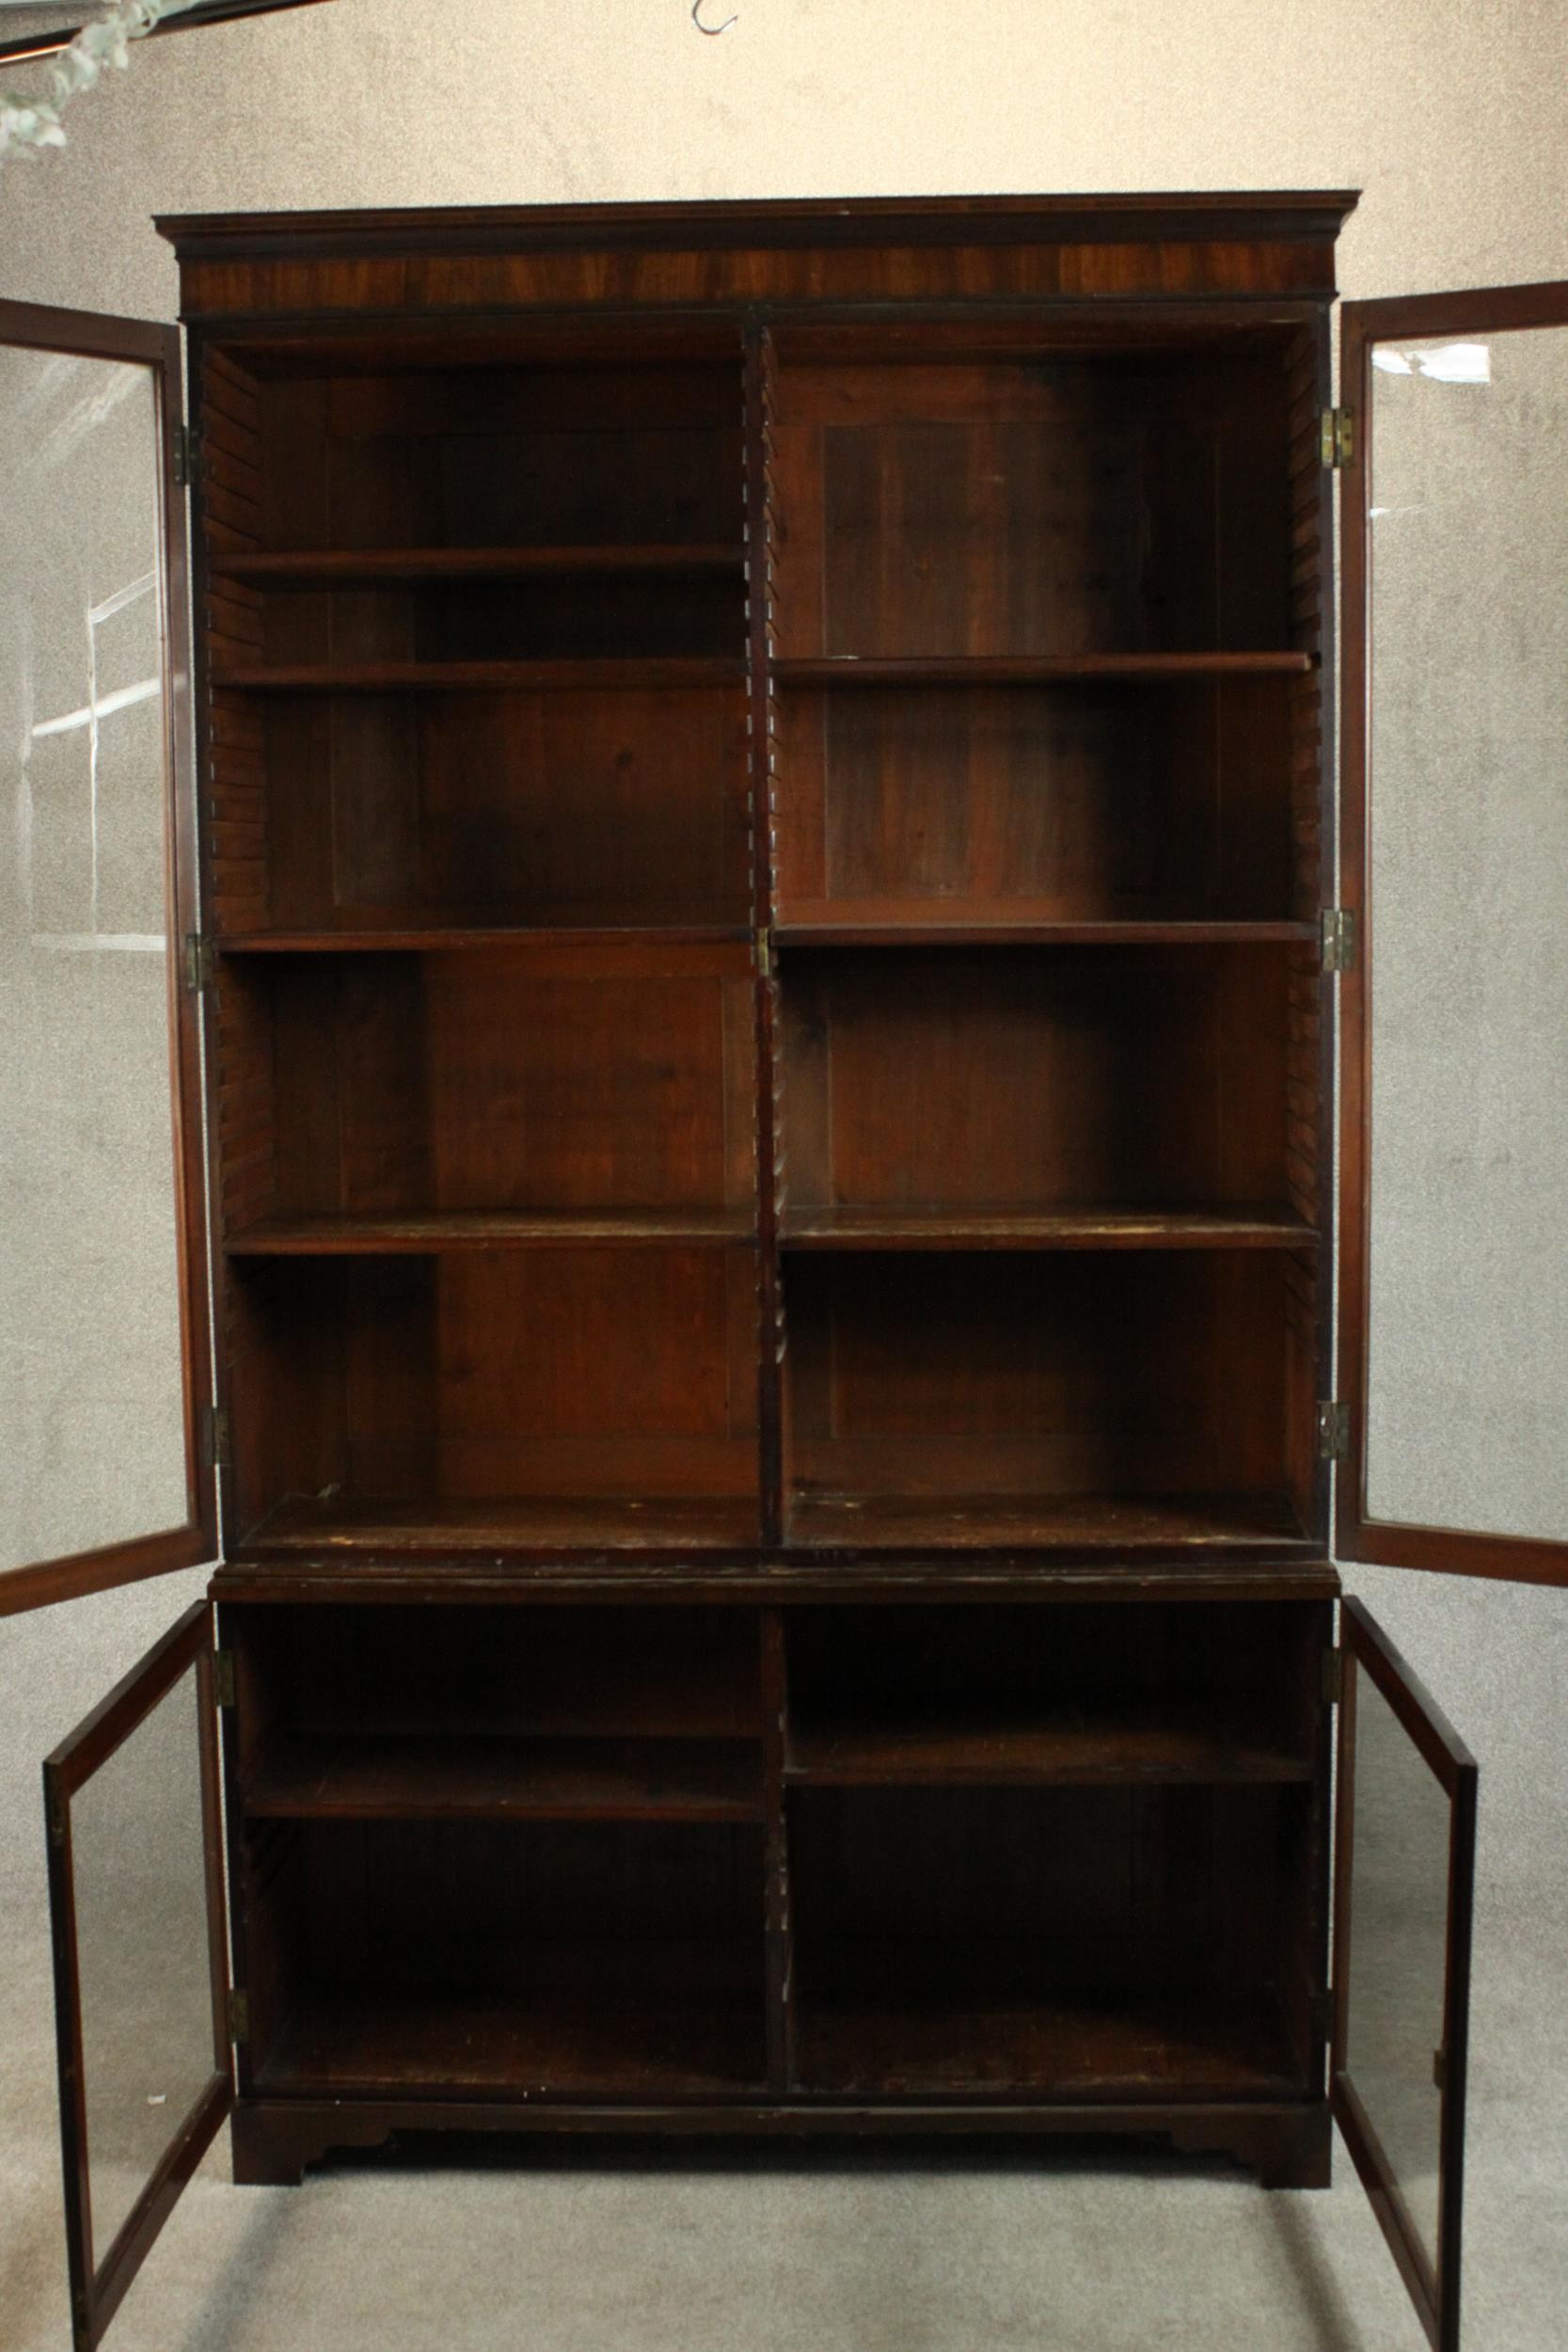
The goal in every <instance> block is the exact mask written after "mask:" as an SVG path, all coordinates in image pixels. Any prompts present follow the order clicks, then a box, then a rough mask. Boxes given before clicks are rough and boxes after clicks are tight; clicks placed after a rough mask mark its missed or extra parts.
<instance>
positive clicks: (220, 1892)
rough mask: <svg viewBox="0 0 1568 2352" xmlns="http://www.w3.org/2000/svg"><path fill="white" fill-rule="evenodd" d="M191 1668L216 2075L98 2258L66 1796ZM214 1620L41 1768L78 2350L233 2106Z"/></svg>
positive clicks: (165, 1647) (203, 1621)
mask: <svg viewBox="0 0 1568 2352" xmlns="http://www.w3.org/2000/svg"><path fill="white" fill-rule="evenodd" d="M193 1667H194V1669H195V1671H196V1677H197V1690H198V1717H197V1726H198V1740H199V1741H200V1770H201V1822H202V1864H203V1869H204V1875H205V1882H206V1894H207V1932H208V1958H209V1968H210V1976H211V1984H212V1997H213V2073H212V2075H211V2077H210V2078H209V2080H208V2082H207V2083H206V2085H205V2086H204V2087H203V2089H202V2090H201V2092H200V2093H199V2095H198V2098H197V2100H196V2102H195V2104H194V2106H192V2107H191V2108H190V2110H189V2112H188V2113H187V2114H185V2115H184V2116H182V2118H181V2119H180V2120H179V2122H178V2123H177V2125H176V2128H175V2131H174V2136H173V2137H172V2138H171V2140H170V2142H169V2144H168V2147H167V2148H166V2151H165V2153H164V2154H163V2156H162V2157H161V2159H160V2160H159V2162H158V2164H157V2166H156V2168H155V2169H154V2170H153V2172H152V2174H151V2176H150V2179H149V2181H148V2183H147V2185H146V2186H145V2187H144V2188H143V2189H142V2191H141V2194H140V2195H139V2196H138V2197H137V2199H136V2201H135V2204H134V2205H133V2206H132V2208H131V2211H130V2213H129V2214H128V2215H127V2216H126V2217H125V2220H124V2221H123V2222H122V2223H121V2225H120V2227H119V2230H118V2231H117V2233H116V2234H115V2236H114V2239H113V2241H112V2242H111V2244H110V2245H109V2246H108V2247H107V2248H105V2249H104V2250H103V2256H102V2258H101V2259H98V2260H95V2258H94V2257H95V2249H94V2245H93V2235H92V2202H91V2178H90V2169H91V2150H90V2147H89V2145H88V2137H87V2082H86V2076H85V2049H84V2042H83V2034H82V1971H81V1953H80V1947H79V1943H78V1936H77V1923H76V1888H75V1862H74V1855H73V1852H72V1847H71V1800H72V1798H73V1797H74V1796H75V1795H76V1794H77V1793H78V1791H79V1790H81V1789H82V1788H85V1787H86V1786H87V1783H88V1782H89V1781H90V1780H91V1778H92V1776H93V1774H94V1773H95V1772H98V1771H99V1769H100V1768H101V1767H102V1766H103V1764H105V1763H107V1762H108V1760H109V1758H110V1757H111V1756H114V1755H115V1754H116V1753H117V1752H118V1751H119V1749H120V1748H121V1747H122V1746H123V1745H124V1743H125V1741H126V1740H129V1739H131V1738H133V1737H134V1736H135V1733H136V1731H138V1730H139V1729H140V1727H141V1725H142V1724H144V1723H145V1722H146V1721H147V1719H148V1717H149V1716H150V1714H152V1713H153V1711H154V1710H155V1709H156V1708H158V1707H159V1706H161V1705H162V1703H163V1702H164V1700H165V1699H166V1698H167V1696H168V1694H169V1692H171V1691H172V1690H174V1688H175V1686H176V1685H177V1684H178V1683H179V1682H180V1681H181V1680H182V1677H184V1676H185V1675H186V1674H188V1673H189V1672H190V1671H191V1670H192V1668H193ZM216 1720H217V1718H216V1706H215V1694H214V1674H213V1612H212V1607H211V1604H210V1603H209V1602H207V1601H205V1600H200V1601H198V1602H197V1603H196V1604H195V1605H194V1607H192V1608H190V1609H187V1610H186V1612H185V1613H184V1615H183V1616H182V1617H181V1618H179V1619H178V1620H177V1622H176V1623H175V1624H174V1625H172V1626H171V1627H170V1628H169V1630H168V1631H167V1632H166V1634H165V1635H164V1637H163V1639H162V1640H161V1641H160V1642H158V1643H156V1644H155V1645H153V1647H152V1648H151V1649H150V1651H149V1652H148V1653H147V1655H146V1657H145V1658H143V1659H142V1660H141V1661H140V1662H139V1663H138V1664H137V1665H135V1666H134V1667H133V1668H132V1669H131V1672H130V1673H129V1674H128V1675H126V1676H125V1677H123V1678H122V1679H121V1680H120V1681H119V1682H118V1683H117V1684H116V1685H115V1687H114V1689H113V1690H112V1691H111V1692H109V1694H108V1696H107V1697H106V1698H104V1699H103V1700H102V1701H101V1702H100V1704H99V1705H98V1706H97V1707H95V1708H93V1710H92V1712H91V1713H90V1714H89V1715H87V1716H86V1717H84V1719H83V1721H82V1722H81V1723H80V1724H77V1726H76V1728H75V1730H74V1731H73V1732H71V1735H70V1737H69V1738H68V1739H66V1740H62V1741H61V1742H60V1744H59V1746H58V1747H57V1748H56V1749H55V1752H54V1754H53V1755H52V1756H50V1757H49V1759H48V1761H47V1763H46V1764H45V1765H44V1768H43V1791H44V1812H45V1818H46V1821H47V1827H48V1838H49V1914H50V1928H51V1931H52V1936H53V1942H54V1965H55V2043H56V2051H57V2056H58V2063H59V2081H60V2147H61V2157H62V2164H63V2169H64V2189H65V2220H66V2246H67V2251H68V2255H69V2260H70V2269H71V2329H72V2336H73V2342H74V2346H75V2352H92V2348H93V2347H94V2346H95V2345H96V2344H99V2343H100V2342H101V2341H102V2339H103V2331H104V2329H105V2328H107V2327H108V2324H109V2322H110V2320H111V2319H112V2318H113V2317H114V2314H115V2312H116V2311H117V2310H118V2309H119V2304H120V2301H121V2299H122V2298H123V2296H124V2294H125V2291H126V2289H127V2287H129V2285H130V2284H131V2281H132V2280H133V2279H134V2278H135V2275H136V2273H137V2271H138V2270H139V2269H140V2268H141V2266H142V2264H143V2263H144V2262H145V2261H146V2259H147V2257H148V2255H149V2253H150V2251H151V2249H152V2246H153V2244H154V2242H155V2240H156V2239H157V2236H158V2233H159V2232H160V2231H161V2230H162V2228H163V2226H164V2223H165V2222H166V2220H167V2218H168V2217H169V2215H170V2213H171V2212H172V2211H173V2209H174V2207H175V2205H176V2204H177V2203H178V2201H179V2199H180V2196H181V2194H182V2190H183V2189H184V2186H185V2184H186V2182H187V2181H189V2179H190V2178H191V2175H192V2174H193V2173H194V2172H195V2170H196V2168H197V2166H198V2164H199V2163H200V2161H201V2159H202V2157H203V2155H204V2154H205V2153H206V2152H207V2150H208V2148H209V2147H210V2146H211V2145H212V2142H213V2140H214V2137H215V2136H216V2134H217V2131H218V2129H219V2127H220V2125H221V2124H222V2123H223V2122H225V2120H226V2119H227V2117H228V2115H229V2113H230V2109H231V2107H232V2106H233V2103H234V2092H233V2079H232V2073H231V2066H232V2059H231V2056H230V2042H229V2027H228V2008H229V1947H228V1938H227V1933H226V1928H225V1918H224V1912H225V1890H224V1869H223V1822H222V1813H221V1806H220V1802H219V1793H218V1765H217V1744H216Z"/></svg>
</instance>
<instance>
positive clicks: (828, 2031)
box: [796, 1944, 1307, 2099]
mask: <svg viewBox="0 0 1568 2352" xmlns="http://www.w3.org/2000/svg"><path fill="white" fill-rule="evenodd" d="M985 1959H986V1954H985V1952H984V1951H983V1950H982V1949H977V1950H976V1951H975V1952H974V1961H975V1963H977V1964H980V1965H983V1963H984V1962H985ZM910 1963H911V1952H910V1948H909V1947H908V1946H906V1945H900V1944H888V1945H886V1946H880V1945H875V1946H872V1947H869V1949H868V1950H867V1951H865V1952H864V1953H863V1955H861V1956H860V1959H859V1969H860V1971H861V1972H863V1981H864V1983H865V1985H866V1987H867V1989H866V1990H865V1991H863V1992H862V1991H859V1990H848V1991H845V1992H837V1991H835V1992H832V1993H823V1994H813V1993H812V1992H811V1991H810V1990H809V1987H810V1983H811V1964H810V1961H809V1958H807V1957H804V1956H803V1957H802V1962H801V1967H800V1986H801V1989H800V1994H799V1996H798V2007H797V2024H796V2054H797V2069H798V2074H799V2078H800V2083H801V2084H802V2086H803V2087H804V2088H805V2089H807V2090H819V2091H838V2092H841V2093H846V2094H857V2095H861V2096H865V2097H879V2096H888V2095H895V2094H897V2093H899V2092H901V2091H909V2090H928V2091H941V2092H950V2093H957V2092H962V2091H966V2090H967V2091H975V2092H978V2093H982V2094H990V2095H991V2096H996V2095H998V2094H1006V2095H1019V2096H1022V2095H1024V2094H1028V2093H1033V2094H1035V2095H1037V2096H1039V2095H1042V2094H1059V2095H1061V2096H1063V2097H1069V2096H1070V2097H1077V2098H1116V2097H1129V2098H1142V2097H1148V2098H1164V2099H1203V2098H1216V2099H1232V2098H1278V2097H1285V2096H1290V2095H1291V2094H1294V2095H1296V2096H1300V2095H1302V2094H1303V2093H1304V2092H1305V2091H1306V2090H1307V2084H1306V2082H1305V2081H1304V2079H1303V2076H1302V2073H1301V2069H1300V2068H1299V2066H1298V2065H1297V2064H1296V2063H1295V2060H1294V2058H1293V2056H1292V2053H1291V2044H1290V2041H1289V2038H1288V2036H1287V2034H1286V2032H1285V2029H1284V2026H1283V2023H1282V2021H1281V2019H1280V2017H1279V2015H1278V2012H1277V2010H1275V2007H1274V2005H1273V2003H1272V2002H1269V2001H1266V2000H1243V1999H1236V1998H1232V1999H1227V1998H1225V1997H1223V1996H1222V1995H1219V1994H1214V1995H1212V1996H1210V1997H1207V1998H1202V1997H1192V1996H1186V1997H1183V1996H1180V1995H1174V1994H1148V1995H1136V1994H1127V1995H1124V1996H1122V1997H1120V1998H1118V1997H1117V1995H1115V1994H1110V1995H1103V1996H1096V1995H1093V1994H1081V1995H1069V1994H1062V1995H1050V1994H1044V1995H1041V1994H1036V1995H1033V1996H1031V1995H1029V1994H1023V1993H1018V1994H1011V1993H1009V1994H1005V1995H1003V1996H1002V1997H1001V1998H998V1997H996V1996H995V1995H994V1994H987V1993H986V1992H985V1991H984V1990H983V1989H973V1988H972V1986H971V1984H970V1983H969V1981H968V1979H969V1977H970V1975H971V1974H972V1973H973V1972H972V1971H967V1970H966V1971H960V1975H961V1977H962V1978H963V1979H964V1981H962V1982H960V1983H959V1984H956V1985H955V1986H954V1987H953V1989H952V1990H951V1991H943V1990H942V1989H935V1990H927V1989H925V1988H922V1987H918V1986H911V1988H910V1990H909V1991H908V1992H904V1993H901V1992H900V1991H898V1990H897V1989H896V1988H898V1987H899V1986H900V1984H907V1983H908V1982H909V1978H910V1973H911V1967H910Z"/></svg>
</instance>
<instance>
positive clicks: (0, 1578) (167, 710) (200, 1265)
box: [0, 301, 217, 1616]
mask: <svg viewBox="0 0 1568 2352" xmlns="http://www.w3.org/2000/svg"><path fill="white" fill-rule="evenodd" d="M5 343H9V344H12V345H15V346H18V347H21V348H24V349H30V350H37V351H55V352H60V353H62V354H64V355H67V356H69V357H71V358H93V359H108V360H118V361H121V362H124V363H127V364H131V365H135V366H141V367H145V368H147V369H148V370H149V371H150V374H151V378H152V384H153V389H154V395H155V397H156V400H157V404H158V411H157V415H158V439H159V448H160V453H161V456H162V461H163V462H162V469H161V478H160V483H159V534H160V543H161V550H162V556H163V564H164V584H163V610H162V613H161V616H160V619H161V636H162V646H163V667H164V690H165V692H164V733H165V773H166V786H167V793H166V825H165V908H166V920H167V924H168V935H169V955H168V1002H169V1061H170V1070H169V1078H170V1097H171V1107H172V1113H173V1151H174V1166H173V1176H174V1194H175V1232H176V1237H177V1251H178V1265H179V1277H180V1330H181V1358H182V1411H183V1422H184V1443H185V1518H184V1519H183V1521H182V1524H181V1525H180V1526H178V1527H172V1528H166V1529H162V1530H160V1531H159V1532H158V1533H156V1534H149V1535H137V1536H132V1537H129V1538H127V1539H126V1540H124V1541H121V1542H119V1543H113V1544H105V1545H101V1546H98V1547H95V1548H94V1549H90V1550H87V1551H78V1552H72V1553H71V1554H68V1555H67V1556H65V1557H63V1558H59V1559H55V1560H48V1561H40V1562H38V1563H36V1564H32V1565H27V1566H25V1567H18V1568H10V1569H7V1570H4V1571H0V1616H8V1615H10V1614H12V1613H15V1612H17V1611H20V1610H25V1609H40V1608H43V1607H44V1606H45V1605H46V1604H47V1603H49V1602H51V1601H56V1600H69V1599H72V1598H75V1597H77V1596H79V1595H81V1594H84V1593H95V1592H102V1591H103V1590H104V1589H105V1588H106V1587H107V1586H110V1585H114V1584H128V1583H131V1582H133V1581H135V1579H137V1578H138V1577H147V1576H163V1575H166V1574H167V1573H168V1572H169V1571H170V1570H172V1569H176V1568H186V1567H198V1566H200V1565H202V1563H203V1562H205V1561H209V1560H212V1559H214V1557H215V1556H216V1552H217V1480H216V1473H215V1471H214V1469H213V1468H212V1467H211V1466H210V1465H208V1464H205V1463H204V1462H203V1460H202V1427H201V1423H202V1417H203V1414H204V1412H205V1411H206V1410H207V1408H208V1407H209V1406H210V1403H211V1399H212V1394H213V1347H212V1321H211V1312H210V1304H209V1288H208V1263H207V1238H206V1199H207V1193H206V1169H205V1165H204V1159H203V1142H202V1124H201V1034H200V1032H201V1022H200V1009H199V1001H198V994H197V992H196V991H195V990H194V989H193V988H192V987H191V986H190V984H189V980H188V976H187V975H186V973H185V971H184V968H183V961H182V955H181V953H180V947H181V943H182V941H183V940H184V939H185V938H187V937H188V936H189V935H190V934H192V933H193V932H195V931H197V930H199V928H200V924H199V914H198V908H199V882H198V850H197V816H196V794H195V787H194V782H193V754H194V744H193V741H192V726H191V707H192V706H191V642H190V571H189V564H188V559H187V555H186V547H185V514H184V505H183V501H182V498H181V497H180V494H179V493H178V491H177V490H176V487H175V475H176V467H175V453H176V449H177V447H178V435H179V432H180V429H181V426H182V422H183V394H182V369H181V339H180V330H179V328H178V327H176V326H165V325H163V324H162V323H160V322H158V321H155V320H149V319H126V318H115V317H111V316H109V315H107V314H106V313H101V312H98V311H94V310H55V309H53V308H51V307H49V306H47V305H45V304H41V303H33V302H5V301H0V344H5Z"/></svg>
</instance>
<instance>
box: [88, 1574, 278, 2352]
mask: <svg viewBox="0 0 1568 2352" xmlns="http://www.w3.org/2000/svg"><path fill="white" fill-rule="evenodd" d="M214 1724H215V1715H214V1692H213V1629H212V1611H211V1609H210V1608H209V1606H208V1604H207V1603H206V1602H205V1601H199V1602H198V1604H197V1605H196V1607H195V1608H193V1609H191V1610H188V1611H187V1612H186V1613H185V1615H184V1616H182V1618H181V1619H180V1620H179V1622H178V1623H177V1624H176V1625H175V1626H173V1627H172V1628H171V1629H170V1630H169V1631H168V1632H167V1633H166V1635H165V1637H164V1639H163V1640H162V1641H161V1642H160V1643H159V1644H158V1645H156V1647H155V1648H153V1649H152V1650H150V1651H149V1653H148V1655H147V1656H146V1657H145V1658H144V1659H143V1660H142V1661H141V1663H140V1664H139V1665H138V1666H136V1667H135V1669H134V1670H133V1671H132V1672H131V1673H130V1674H129V1675H127V1676H126V1677H125V1679H124V1680H123V1681H122V1682H120V1683H119V1684H118V1685H117V1686H116V1688H115V1689H114V1690H113V1691H111V1692H110V1693H109V1695H108V1697H107V1698H106V1699H105V1700H104V1701H103V1704H102V1706H100V1707H97V1708H94V1710H93V1712H92V1713H91V1714H90V1715H89V1716H87V1720H86V1721H85V1722H84V1723H82V1724H78V1725H77V1727H76V1729H75V1730H74V1731H73V1732H72V1733H71V1737H70V1739H69V1740H65V1741H64V1742H63V1744H62V1745H61V1746H60V1747H58V1748H56V1749H55V1753H54V1755H53V1756H51V1757H50V1758H49V1761H48V1762H47V1764H45V1766H44V1768H43V1788H44V1810H45V1816H46V1820H47V1827H48V1838H49V1898H50V1911H51V1921H52V1926H53V1931H54V1944H55V2032H56V2038H57V2042H58V2048H59V2073H60V2134H61V2141H62V2147H63V2153H64V2160H65V2211H66V2235H67V2242H68V2250H69V2256H70V2266H71V2323H72V2334H73V2338H74V2343H75V2347H76V2352H89V2347H91V2346H92V2345H94V2344H98V2343H99V2342H100V2341H101V2340H102V2338H103V2331H104V2329H105V2328H107V2326H108V2324H109V2321H110V2320H111V2319H112V2318H113V2316H114V2313H115V2312H116V2310H117V2309H118V2307H119V2302H120V2299H121V2297H122V2296H123V2295H124V2293H125V2290H126V2288H127V2287H128V2286H129V2285H130V2283H131V2281H132V2280H133V2279H134V2278H135V2274H136V2272H137V2271H138V2270H139V2269H140V2267H141V2265H142V2264H143V2262H144V2261H145V2260H146V2258H147V2255H148V2252H149V2250H150V2248H151V2246H152V2243H153V2240H154V2239H155V2238H156V2237H157V2235H158V2233H159V2231H160V2230H161V2229H162V2228H163V2225H164V2223H165V2221H166V2219H167V2218H168V2216H169V2214H170V2213H171V2212H172V2210H173V2208H174V2205H175V2203H176V2201H178V2199H179V2196H180V2192H181V2190H182V2188H183V2187H184V2185H185V2183H186V2182H187V2181H188V2180H189V2179H190V2177H191V2174H192V2173H193V2172H194V2171H195V2169H196V2168H197V2166H198V2163H199V2162H200V2160H201V2158H202V2156H203V2154H204V2153H205V2152H206V2150H207V2148H208V2147H209V2146H210V2144H211V2142H212V2139H213V2137H214V2134H215V2133H216V2131H217V2129H218V2126H219V2124H220V2123H222V2122H223V2121H224V2120H225V2118H226V2117H227V2115H228V2113H229V2110H230V2106H231V2105H232V2103H233V2091H232V2086H231V2077H230V2042H229V1959H228V1946H227V1943H226V1940H225V1933H224V1918H223V1856H222V1839H221V1826H220V1815H219V1805H218V1776H217V1756H216V1747H215V1735H214Z"/></svg>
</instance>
